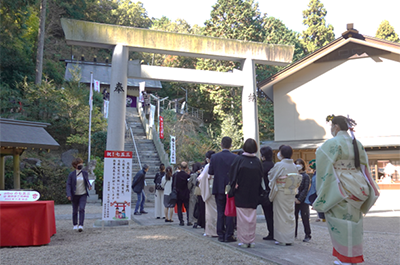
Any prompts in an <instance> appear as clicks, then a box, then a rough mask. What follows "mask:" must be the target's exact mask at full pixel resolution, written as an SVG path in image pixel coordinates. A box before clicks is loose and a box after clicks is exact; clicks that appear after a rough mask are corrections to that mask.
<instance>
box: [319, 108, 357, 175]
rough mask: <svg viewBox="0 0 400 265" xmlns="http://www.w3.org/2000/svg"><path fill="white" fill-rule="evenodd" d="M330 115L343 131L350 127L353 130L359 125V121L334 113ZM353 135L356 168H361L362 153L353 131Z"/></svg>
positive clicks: (333, 122)
mask: <svg viewBox="0 0 400 265" xmlns="http://www.w3.org/2000/svg"><path fill="white" fill-rule="evenodd" d="M328 117H331V118H330V119H331V121H332V124H336V125H338V126H339V128H340V130H342V131H347V130H348V129H350V130H352V131H353V128H354V127H355V126H356V125H357V123H356V122H355V121H354V120H353V119H350V118H346V117H344V116H334V115H332V116H328ZM327 120H328V118H327ZM352 136H353V149H354V164H355V166H356V168H358V169H360V153H359V151H358V145H357V140H356V137H355V136H354V134H353V133H352Z"/></svg>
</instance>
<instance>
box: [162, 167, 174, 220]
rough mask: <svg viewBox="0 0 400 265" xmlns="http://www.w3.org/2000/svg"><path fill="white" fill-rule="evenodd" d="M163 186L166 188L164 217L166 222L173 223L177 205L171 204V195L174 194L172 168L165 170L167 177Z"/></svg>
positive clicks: (163, 179)
mask: <svg viewBox="0 0 400 265" xmlns="http://www.w3.org/2000/svg"><path fill="white" fill-rule="evenodd" d="M161 186H162V187H163V188H164V215H165V222H166V223H168V222H173V220H172V215H173V213H174V207H175V203H171V202H170V199H169V195H170V194H171V192H172V167H167V168H166V169H165V175H164V177H163V178H162V179H161Z"/></svg>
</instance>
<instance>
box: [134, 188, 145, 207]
mask: <svg viewBox="0 0 400 265" xmlns="http://www.w3.org/2000/svg"><path fill="white" fill-rule="evenodd" d="M136 194H137V202H136V207H135V213H137V212H138V210H139V206H140V211H144V202H145V200H146V196H144V190H142V192H140V193H136Z"/></svg>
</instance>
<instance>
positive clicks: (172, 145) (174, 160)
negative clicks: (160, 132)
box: [170, 135, 176, 165]
mask: <svg viewBox="0 0 400 265" xmlns="http://www.w3.org/2000/svg"><path fill="white" fill-rule="evenodd" d="M175 140H176V139H175V136H172V135H171V157H170V164H172V165H175V164H176V149H175V148H176V145H175Z"/></svg>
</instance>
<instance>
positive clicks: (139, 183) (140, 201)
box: [132, 164, 149, 215]
mask: <svg viewBox="0 0 400 265" xmlns="http://www.w3.org/2000/svg"><path fill="white" fill-rule="evenodd" d="M148 170H149V166H148V165H146V164H144V165H143V168H142V169H141V170H139V172H138V173H136V175H135V177H134V178H133V181H132V190H133V191H134V192H136V194H137V202H136V207H135V212H134V215H141V214H146V213H147V212H146V211H145V210H144V202H145V201H146V196H145V194H144V190H143V189H144V181H145V177H146V172H147V171H148ZM139 208H140V211H139Z"/></svg>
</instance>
